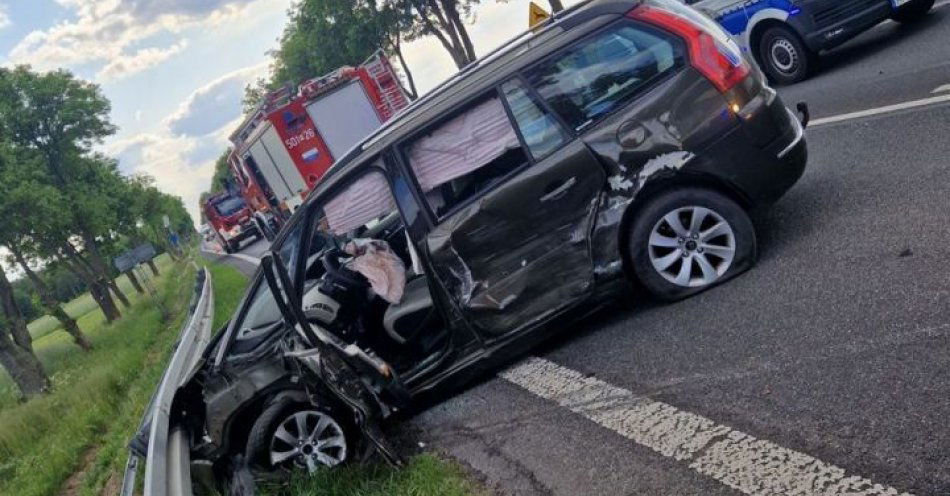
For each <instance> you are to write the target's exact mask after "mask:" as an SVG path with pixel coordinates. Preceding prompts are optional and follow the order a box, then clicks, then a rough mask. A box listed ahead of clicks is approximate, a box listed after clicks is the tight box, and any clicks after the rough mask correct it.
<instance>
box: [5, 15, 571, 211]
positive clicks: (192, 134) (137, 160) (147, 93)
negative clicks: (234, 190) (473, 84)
mask: <svg viewBox="0 0 950 496" xmlns="http://www.w3.org/2000/svg"><path fill="white" fill-rule="evenodd" d="M291 2H292V0H0V65H7V66H8V65H14V64H29V65H31V66H32V67H33V68H34V69H36V70H41V71H42V70H51V69H56V68H66V69H68V70H70V71H72V72H73V73H75V74H76V75H77V76H78V77H81V78H83V79H86V80H89V81H92V82H95V83H97V84H99V85H100V86H101V88H102V91H103V93H104V94H105V96H106V97H107V98H109V100H111V102H112V112H111V117H112V121H113V122H114V123H115V124H116V125H118V128H119V130H118V132H117V133H116V134H115V135H114V136H112V137H110V138H108V139H107V140H106V141H105V142H104V143H103V145H102V147H101V148H102V151H104V152H105V153H108V154H110V155H112V156H114V157H116V158H118V159H119V167H120V169H121V170H122V171H123V173H126V174H134V173H140V172H143V173H147V174H150V175H152V176H153V177H155V179H156V183H157V185H158V187H159V188H161V189H162V190H163V191H165V192H167V193H171V194H174V195H178V196H180V197H182V199H183V200H184V202H185V206H186V207H187V208H188V210H189V212H190V213H191V214H192V216H193V218H195V219H198V215H197V214H198V196H199V195H200V193H201V192H202V191H204V190H206V189H207V188H208V185H209V183H210V181H211V175H212V172H213V168H214V160H215V159H216V158H217V157H218V156H219V155H220V154H221V152H222V151H224V150H225V149H226V148H227V145H228V141H227V136H228V135H229V134H230V133H231V131H233V130H234V128H235V127H236V126H237V124H238V123H239V122H240V119H241V97H242V95H243V91H244V86H245V85H246V84H247V83H248V82H251V81H253V80H255V79H256V78H258V77H261V76H265V75H266V74H267V71H268V64H269V57H268V56H267V51H268V50H272V49H274V48H276V47H277V39H278V37H279V36H280V33H281V32H282V31H283V29H284V26H285V24H286V22H287V9H288V8H289V7H290V6H291ZM564 3H565V4H567V5H570V4H573V3H576V0H575V1H570V0H569V1H567V2H564ZM541 4H542V5H546V2H541ZM527 18H528V0H508V1H507V2H499V1H496V0H484V3H483V4H482V5H481V6H480V7H479V9H478V11H477V12H476V20H475V22H474V24H473V25H471V26H470V27H469V30H470V34H471V35H472V38H473V41H474V44H475V47H476V51H478V52H480V53H486V52H487V51H488V50H490V49H491V48H492V47H494V46H497V45H498V44H500V43H501V42H503V41H504V40H506V39H508V38H510V37H511V36H513V35H515V34H516V33H519V32H521V31H523V30H524V29H525V28H527ZM314 50H319V47H314ZM404 54H405V57H406V59H407V62H408V65H409V67H410V70H411V71H412V73H413V75H414V77H415V81H416V85H417V87H418V88H419V90H420V91H421V92H425V91H426V90H428V89H430V88H432V87H433V86H435V85H436V84H437V83H438V82H439V81H442V80H443V79H445V78H447V77H448V76H450V75H451V74H452V73H454V72H455V66H454V64H453V63H452V61H451V59H450V58H449V55H448V53H446V52H445V50H444V49H443V48H442V46H441V45H440V44H439V43H438V41H436V40H435V39H434V38H431V37H430V38H424V39H421V40H417V41H414V42H412V43H409V44H406V45H404ZM314 76H318V74H314Z"/></svg>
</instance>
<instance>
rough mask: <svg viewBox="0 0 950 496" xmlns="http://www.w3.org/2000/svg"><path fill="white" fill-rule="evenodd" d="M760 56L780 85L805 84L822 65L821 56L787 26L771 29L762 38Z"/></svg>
mask: <svg viewBox="0 0 950 496" xmlns="http://www.w3.org/2000/svg"><path fill="white" fill-rule="evenodd" d="M758 55H759V57H758V58H759V62H760V65H761V66H762V70H763V71H765V74H766V75H767V76H768V77H769V79H770V80H771V81H772V82H774V83H776V84H792V83H797V82H799V81H802V80H804V79H805V78H807V77H808V75H809V74H810V73H811V71H813V70H814V68H815V66H817V65H818V55H817V54H816V53H815V52H814V51H812V50H811V49H809V48H808V47H807V46H805V43H804V42H803V41H802V39H801V38H800V37H799V36H798V34H797V33H796V32H795V31H793V30H792V29H791V28H788V27H785V26H775V27H771V28H769V29H768V30H766V31H765V33H763V34H762V37H761V38H760V39H759V46H758Z"/></svg>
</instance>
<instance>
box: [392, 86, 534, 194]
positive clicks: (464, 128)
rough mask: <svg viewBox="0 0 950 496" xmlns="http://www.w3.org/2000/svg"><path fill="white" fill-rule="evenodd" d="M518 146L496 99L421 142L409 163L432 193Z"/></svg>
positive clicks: (416, 146) (451, 121) (410, 150)
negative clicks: (438, 187) (433, 190)
mask: <svg viewBox="0 0 950 496" xmlns="http://www.w3.org/2000/svg"><path fill="white" fill-rule="evenodd" d="M518 146H519V143H518V137H517V136H516V135H515V130H514V128H512V127H511V122H510V121H509V120H508V114H506V113H505V108H504V107H503V106H502V103H501V100H499V99H498V98H492V99H491V100H488V101H486V102H485V103H482V104H479V105H477V106H475V107H473V108H472V109H471V110H469V111H467V112H465V113H464V114H462V115H459V116H457V117H455V118H453V119H451V120H449V121H448V122H446V123H445V124H443V125H442V126H440V127H439V128H438V129H436V130H434V131H432V132H431V133H429V134H428V135H426V136H424V137H422V138H420V139H418V140H417V141H416V142H415V143H413V144H412V146H410V147H409V162H410V164H411V166H412V170H413V172H414V173H415V175H416V179H418V181H419V185H420V186H421V187H422V190H423V191H425V192H428V191H431V190H432V189H433V188H435V187H437V186H439V185H441V184H445V183H447V182H449V181H451V180H453V179H455V178H458V177H462V176H464V175H466V174H468V173H469V172H472V171H474V170H475V169H478V168H480V167H484V166H485V165H487V164H488V163H490V162H491V161H492V160H494V159H496V158H498V157H499V156H501V155H502V154H503V153H505V152H506V151H507V150H509V149H512V148H516V147H518Z"/></svg>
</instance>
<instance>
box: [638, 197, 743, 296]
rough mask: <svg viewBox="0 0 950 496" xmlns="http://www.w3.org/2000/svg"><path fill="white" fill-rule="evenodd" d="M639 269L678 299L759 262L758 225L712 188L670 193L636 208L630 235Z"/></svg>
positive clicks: (646, 280)
mask: <svg viewBox="0 0 950 496" xmlns="http://www.w3.org/2000/svg"><path fill="white" fill-rule="evenodd" d="M627 249H628V254H629V259H630V262H631V263H632V268H633V272H634V274H635V275H636V277H637V279H638V281H639V282H640V283H641V284H642V285H643V286H644V287H645V288H646V289H647V290H648V291H649V292H650V293H652V294H653V295H655V296H656V297H658V298H660V299H663V300H667V301H675V300H679V299H683V298H686V297H689V296H692V295H694V294H696V293H699V292H701V291H704V290H706V289H709V288H711V287H713V286H716V285H717V284H720V283H722V282H723V281H726V280H728V279H730V278H732V277H734V276H736V275H738V274H740V273H742V272H744V271H746V270H748V269H749V268H750V267H751V266H752V265H753V264H754V262H755V258H756V253H757V252H756V249H757V248H756V240H755V229H754V227H753V226H752V221H751V220H750V219H749V215H748V214H747V213H746V212H745V210H743V209H742V207H740V206H739V205H738V204H737V203H736V202H734V201H732V200H731V199H729V198H728V197H726V196H724V195H722V194H720V193H717V192H714V191H711V190H706V189H699V188H684V189H680V190H676V191H671V192H668V193H664V194H662V195H660V196H658V197H656V198H655V199H653V200H651V201H649V202H648V203H647V204H646V205H645V206H644V207H643V208H642V209H640V211H638V212H637V213H636V219H635V220H634V221H633V224H632V226H631V230H630V234H629V236H628V239H627Z"/></svg>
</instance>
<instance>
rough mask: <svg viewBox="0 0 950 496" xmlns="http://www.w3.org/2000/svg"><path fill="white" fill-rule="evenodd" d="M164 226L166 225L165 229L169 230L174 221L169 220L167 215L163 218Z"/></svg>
mask: <svg viewBox="0 0 950 496" xmlns="http://www.w3.org/2000/svg"><path fill="white" fill-rule="evenodd" d="M162 224H164V225H165V229H168V228H169V227H171V225H172V221H171V219H169V218H168V216H167V215H163V216H162Z"/></svg>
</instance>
